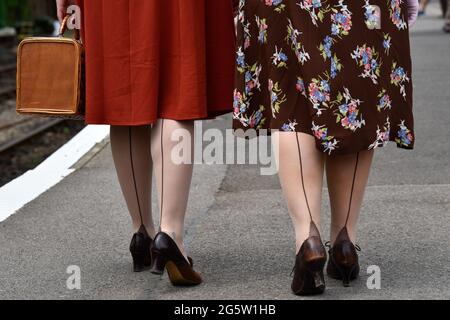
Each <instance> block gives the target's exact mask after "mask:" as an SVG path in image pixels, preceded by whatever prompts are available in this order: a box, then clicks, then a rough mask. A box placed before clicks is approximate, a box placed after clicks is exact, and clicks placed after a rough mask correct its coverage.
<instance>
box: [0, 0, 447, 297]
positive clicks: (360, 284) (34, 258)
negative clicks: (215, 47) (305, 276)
mask: <svg viewBox="0 0 450 320" xmlns="http://www.w3.org/2000/svg"><path fill="white" fill-rule="evenodd" d="M441 25H442V20H441V19H439V18H438V17H437V7H436V5H434V4H432V6H431V8H430V10H429V15H428V16H426V17H423V18H421V19H420V21H419V22H418V24H417V25H416V27H415V28H414V29H413V31H412V32H411V36H412V45H413V58H414V61H415V69H414V81H415V116H416V136H417V144H416V150H414V151H405V150H398V149H397V148H396V147H395V145H393V144H391V145H390V146H388V147H386V148H384V149H380V150H378V151H377V152H376V157H375V162H374V168H373V171H372V174H371V178H370V181H369V187H368V189H367V193H366V198H365V202H364V205H363V209H362V216H361V225H360V234H359V244H360V246H361V247H362V248H363V251H362V253H361V265H362V276H361V278H360V279H359V280H358V281H356V282H355V283H354V284H353V285H352V287H351V288H343V287H342V285H341V283H340V282H338V281H334V280H331V279H327V291H326V294H325V295H323V296H320V297H315V298H313V299H427V298H430V299H442V298H446V299H449V298H450V251H449V250H448V243H449V241H450V219H449V212H450V160H449V159H450V141H449V140H448V139H449V137H450V125H449V124H450V105H449V101H450V90H449V88H450V36H449V35H445V34H443V33H442V32H441ZM229 126H230V119H229V117H222V118H220V119H218V120H214V121H207V122H206V123H205V124H204V127H205V128H212V127H216V128H219V129H221V130H224V129H225V128H227V127H229ZM110 154H111V153H110V147H109V144H108V143H105V144H104V146H102V147H101V148H99V150H97V152H95V153H91V155H90V157H91V158H90V159H89V161H87V162H84V163H83V165H81V168H80V169H79V170H77V171H76V172H75V173H74V174H72V175H71V176H69V177H68V178H66V179H65V180H64V181H62V182H61V183H60V184H58V185H57V186H55V187H54V188H52V189H51V190H49V191H48V192H46V193H45V194H43V195H42V196H40V197H39V198H38V199H36V200H35V201H33V202H32V203H30V204H29V205H27V206H26V207H25V208H23V209H22V210H20V212H18V213H17V214H15V215H13V216H11V217H10V218H8V219H7V220H6V221H4V222H3V223H0V298H1V299H228V300H232V299H303V298H299V297H296V296H293V295H292V294H291V293H290V289H289V286H290V281H291V277H290V272H291V269H292V266H293V262H294V254H295V253H294V242H293V231H292V227H291V224H290V220H289V217H288V213H287V208H286V205H285V203H284V201H283V198H282V195H281V190H280V186H279V183H278V179H277V177H276V176H260V175H259V167H258V166H240V165H228V166H227V165H215V166H209V165H197V166H196V168H195V177H194V181H193V188H192V192H191V199H190V204H189V209H188V221H187V242H188V250H189V253H190V255H192V256H193V257H194V260H195V263H196V268H197V269H198V270H199V271H201V272H202V274H203V277H204V278H205V283H204V284H203V285H201V286H199V287H196V288H187V289H175V288H173V287H171V286H170V284H169V283H168V281H167V278H166V276H164V277H163V278H160V277H158V276H154V275H152V274H150V273H149V272H144V273H140V274H134V273H132V272H131V259H130V256H129V253H128V245H129V241H130V238H131V234H130V229H129V228H130V223H129V217H128V214H127V212H126V206H125V203H124V201H123V199H122V195H121V192H120V188H119V185H118V182H117V179H116V174H115V171H114V166H113V162H112V159H111V155H110ZM85 160H86V159H85ZM324 195H326V190H325V193H324ZM154 212H157V208H156V207H155V208H154ZM155 216H157V214H155ZM328 221H329V205H328V201H327V197H326V196H324V201H323V223H324V224H323V230H322V231H323V237H324V238H325V239H326V238H327V234H328V228H327V222H328ZM71 265H76V266H79V267H80V268H81V285H82V287H81V290H73V291H71V290H68V289H67V287H66V280H67V278H68V276H69V275H68V274H67V273H66V268H67V267H68V266H71ZM370 265H377V266H379V267H380V270H381V289H379V290H373V289H368V288H367V286H366V280H367V278H368V275H367V274H366V269H367V267H368V266H370Z"/></svg>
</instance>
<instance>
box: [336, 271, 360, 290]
mask: <svg viewBox="0 0 450 320" xmlns="http://www.w3.org/2000/svg"><path fill="white" fill-rule="evenodd" d="M356 268H357V267H356V266H355V265H352V266H340V267H339V272H340V273H341V276H342V284H343V285H344V287H346V288H347V287H350V281H352V280H354V279H355V278H356V277H355V271H356Z"/></svg>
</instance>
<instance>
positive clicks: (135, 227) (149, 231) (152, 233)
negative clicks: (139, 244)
mask: <svg viewBox="0 0 450 320" xmlns="http://www.w3.org/2000/svg"><path fill="white" fill-rule="evenodd" d="M141 227H142V224H139V225H133V233H138V232H139V230H140V229H141ZM144 228H145V230H146V231H147V234H148V235H149V237H150V238H152V239H154V238H155V235H156V232H155V228H154V227H153V226H148V225H144Z"/></svg>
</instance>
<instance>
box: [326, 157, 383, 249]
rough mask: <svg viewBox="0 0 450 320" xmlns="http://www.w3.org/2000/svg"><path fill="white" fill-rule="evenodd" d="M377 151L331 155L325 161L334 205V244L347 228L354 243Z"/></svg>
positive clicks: (332, 215) (332, 226)
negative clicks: (341, 232) (343, 229)
mask: <svg viewBox="0 0 450 320" xmlns="http://www.w3.org/2000/svg"><path fill="white" fill-rule="evenodd" d="M373 155H374V151H373V150H372V151H362V152H359V153H358V154H351V155H344V156H330V157H327V160H326V170H327V181H328V192H329V195H330V205H331V238H330V239H331V241H332V243H333V242H334V240H335V239H336V237H337V235H338V233H339V232H340V231H341V230H342V228H344V227H345V226H347V229H348V233H349V236H350V240H351V241H352V242H353V243H355V241H356V231H357V230H356V229H357V223H358V218H359V213H360V210H361V205H362V202H363V198H364V191H365V189H366V185H367V181H368V179H369V174H370V168H371V165H372V160H373Z"/></svg>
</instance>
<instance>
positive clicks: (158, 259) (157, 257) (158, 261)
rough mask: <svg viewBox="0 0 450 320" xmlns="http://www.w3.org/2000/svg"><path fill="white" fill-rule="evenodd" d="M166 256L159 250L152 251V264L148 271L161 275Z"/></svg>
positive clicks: (164, 266)
mask: <svg viewBox="0 0 450 320" xmlns="http://www.w3.org/2000/svg"><path fill="white" fill-rule="evenodd" d="M166 264H167V258H166V256H165V255H163V254H162V253H160V252H159V251H152V266H151V268H150V272H151V273H153V274H158V275H162V274H164V270H165V268H166Z"/></svg>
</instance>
